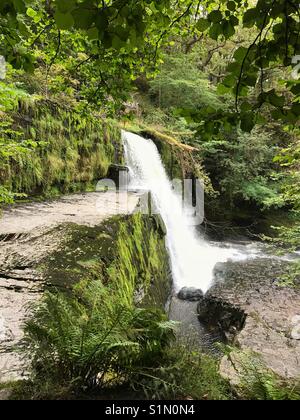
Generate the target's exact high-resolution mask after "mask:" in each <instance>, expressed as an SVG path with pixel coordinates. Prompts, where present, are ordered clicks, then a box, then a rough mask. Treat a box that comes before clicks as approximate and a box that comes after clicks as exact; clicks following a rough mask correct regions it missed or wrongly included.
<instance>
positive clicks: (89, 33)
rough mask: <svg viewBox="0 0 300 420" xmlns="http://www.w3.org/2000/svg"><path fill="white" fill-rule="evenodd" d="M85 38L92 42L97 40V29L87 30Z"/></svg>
mask: <svg viewBox="0 0 300 420" xmlns="http://www.w3.org/2000/svg"><path fill="white" fill-rule="evenodd" d="M87 36H88V38H89V39H91V40H94V39H98V38H99V32H98V29H97V28H90V29H88V30H87Z"/></svg>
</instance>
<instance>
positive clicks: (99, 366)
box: [25, 214, 174, 396]
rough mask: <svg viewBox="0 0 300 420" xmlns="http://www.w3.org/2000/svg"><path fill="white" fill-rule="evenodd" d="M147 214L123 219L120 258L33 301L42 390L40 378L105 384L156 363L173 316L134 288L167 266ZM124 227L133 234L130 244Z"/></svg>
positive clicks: (31, 334)
mask: <svg viewBox="0 0 300 420" xmlns="http://www.w3.org/2000/svg"><path fill="white" fill-rule="evenodd" d="M142 220H143V219H142V216H141V215H140V214H137V215H135V216H133V220H132V221H131V222H129V223H126V222H121V223H120V230H119V236H118V240H117V244H116V247H117V251H116V255H117V258H116V259H115V260H114V261H113V262H112V265H111V266H110V267H106V270H105V271H103V273H102V274H101V271H99V273H98V278H97V279H96V280H95V279H94V280H91V279H87V280H83V281H81V282H80V283H79V284H77V285H76V286H75V287H74V289H73V290H72V292H71V293H70V294H66V293H61V292H57V293H54V292H46V293H45V295H44V297H43V298H42V300H41V301H40V302H39V303H38V304H37V305H36V307H35V310H34V316H33V318H32V319H31V320H29V321H27V323H26V327H25V333H26V342H27V350H28V353H29V355H30V357H32V356H33V359H32V366H33V375H34V377H33V379H34V382H35V384H36V386H37V392H38V393H40V394H39V395H40V396H41V395H42V393H43V391H45V389H43V383H47V384H48V385H49V383H50V384H52V386H53V388H54V389H57V387H66V388H67V389H69V390H71V389H73V390H77V391H78V390H80V389H86V388H88V389H91V388H98V389H102V390H103V389H104V388H106V387H112V386H116V385H120V384H123V383H130V382H131V380H132V378H133V377H134V378H138V376H139V375H142V373H143V372H146V371H147V369H148V368H150V367H154V366H159V363H160V360H161V358H162V356H163V353H164V350H165V349H166V347H167V346H168V345H169V344H170V342H171V341H172V339H173V338H174V334H173V329H174V323H172V322H170V321H168V320H167V317H166V315H165V314H164V312H163V310H161V309H159V308H155V307H153V306H152V305H149V300H148V303H147V301H145V300H143V302H139V303H140V304H138V305H137V301H136V297H135V292H136V290H138V289H139V288H141V287H142V288H143V291H144V293H145V294H146V295H147V293H148V292H149V289H150V278H151V277H154V276H157V273H158V271H161V270H162V268H161V267H162V266H163V261H162V258H163V257H162V255H163V253H162V252H161V251H160V250H159V249H160V242H159V239H158V235H157V233H155V232H154V231H153V228H152V229H149V227H148V226H147V225H144V224H143V221H142ZM127 229H130V231H131V233H132V237H133V239H132V242H130V243H129V246H128V248H127V246H125V243H126V241H127V240H128V238H130V236H129V232H128V231H127ZM147 230H148V233H147ZM150 230H151V233H150ZM145 235H146V238H148V241H147V239H146V240H145V241H144V238H145ZM146 245H149V247H147V248H146ZM144 247H145V248H144ZM159 263H161V264H160V267H159ZM144 275H145V276H147V277H144ZM125 276H126V277H125ZM46 391H48V389H47V390H46Z"/></svg>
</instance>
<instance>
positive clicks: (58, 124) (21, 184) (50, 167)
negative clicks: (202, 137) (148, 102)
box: [0, 97, 123, 196]
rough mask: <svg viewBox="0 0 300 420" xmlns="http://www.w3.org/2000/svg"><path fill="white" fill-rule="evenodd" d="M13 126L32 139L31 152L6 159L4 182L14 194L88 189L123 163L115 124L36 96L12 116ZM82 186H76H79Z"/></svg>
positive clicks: (0, 167) (0, 164) (1, 168)
mask: <svg viewBox="0 0 300 420" xmlns="http://www.w3.org/2000/svg"><path fill="white" fill-rule="evenodd" d="M11 118H12V127H13V128H14V130H16V129H17V130H18V132H20V133H21V134H22V136H20V138H21V137H22V138H24V139H26V140H31V141H32V147H31V148H30V149H29V150H28V152H27V153H16V154H14V155H13V156H10V157H8V158H7V159H2V160H1V161H0V183H1V184H2V185H3V186H5V188H7V190H10V191H13V192H14V193H25V194H28V195H30V196H35V195H46V196H49V195H50V196H51V195H52V191H53V190H57V191H59V192H61V193H65V192H69V191H74V190H75V191H77V190H78V188H80V189H86V188H85V187H86V186H90V185H91V183H92V182H93V181H97V180H99V179H101V178H104V177H105V176H106V175H107V172H108V169H109V166H110V165H111V164H112V163H123V162H122V146H121V138H120V137H121V136H120V130H119V128H118V127H117V125H116V124H115V123H114V122H113V121H109V120H103V119H101V118H100V117H98V116H96V115H92V114H82V112H79V111H77V110H76V109H75V108H74V109H72V108H68V109H66V108H63V107H61V106H60V105H59V104H57V103H55V102H51V101H45V100H33V99H32V98H31V97H29V98H23V99H20V101H19V107H18V109H17V110H14V111H12V112H11ZM74 185H76V187H74Z"/></svg>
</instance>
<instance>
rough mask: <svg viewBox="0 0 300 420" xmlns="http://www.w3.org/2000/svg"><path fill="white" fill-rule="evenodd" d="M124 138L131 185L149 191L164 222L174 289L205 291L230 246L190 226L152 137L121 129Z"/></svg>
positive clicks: (228, 254)
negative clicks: (215, 242)
mask: <svg viewBox="0 0 300 420" xmlns="http://www.w3.org/2000/svg"><path fill="white" fill-rule="evenodd" d="M123 142H124V145H125V153H126V160H127V164H128V166H129V168H130V174H131V187H132V188H137V189H141V190H145V191H150V192H151V196H152V200H153V202H154V204H155V207H156V211H157V212H158V213H159V214H160V215H161V217H162V218H163V220H164V223H165V225H166V229H167V237H166V242H167V248H168V251H169V254H170V258H171V266H172V272H173V282H174V289H175V291H178V290H180V289H181V288H182V287H196V288H200V289H201V290H202V291H203V292H204V293H205V292H206V291H207V290H208V289H209V287H210V286H211V282H212V279H213V269H214V267H215V265H216V263H217V262H221V261H226V260H227V259H228V258H229V256H230V255H231V250H229V249H225V248H221V247H217V246H212V245H211V244H210V243H209V242H207V241H206V240H205V239H204V238H202V237H201V236H200V235H199V233H198V232H197V231H196V228H195V226H190V223H189V219H188V217H187V216H186V215H185V213H184V212H183V210H182V209H183V204H182V198H181V196H180V195H178V194H177V193H176V192H175V191H174V188H173V187H172V183H171V181H170V180H169V178H168V175H167V173H166V171H165V168H164V165H163V163H162V161H161V157H160V154H159V152H158V150H157V148H156V146H155V144H154V143H153V142H152V140H149V139H145V138H143V137H140V136H137V135H135V134H132V133H128V132H123Z"/></svg>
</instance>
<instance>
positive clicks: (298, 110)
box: [291, 103, 300, 117]
mask: <svg viewBox="0 0 300 420" xmlns="http://www.w3.org/2000/svg"><path fill="white" fill-rule="evenodd" d="M291 111H292V113H293V114H294V115H297V116H298V117H299V115H300V104H299V103H294V104H293V105H292V108H291Z"/></svg>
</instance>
